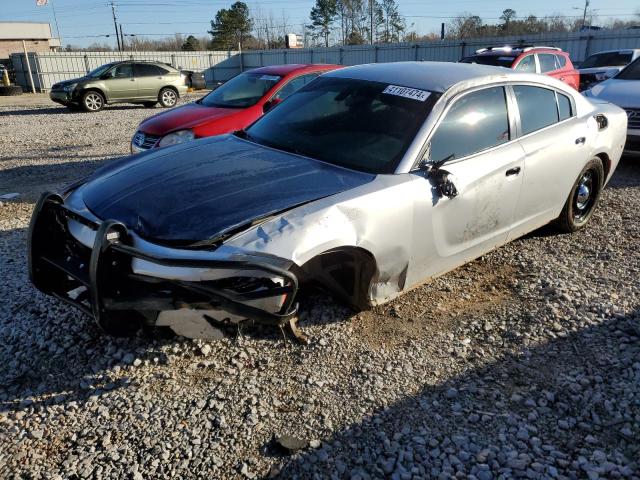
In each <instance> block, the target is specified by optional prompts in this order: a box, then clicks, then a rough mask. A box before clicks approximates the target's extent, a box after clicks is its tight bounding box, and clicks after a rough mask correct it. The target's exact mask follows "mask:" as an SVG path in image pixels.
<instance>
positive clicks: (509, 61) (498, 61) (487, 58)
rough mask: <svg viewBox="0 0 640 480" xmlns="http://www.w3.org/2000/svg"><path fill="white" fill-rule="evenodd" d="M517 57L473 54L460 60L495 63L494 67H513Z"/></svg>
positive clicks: (463, 61) (464, 61)
mask: <svg viewBox="0 0 640 480" xmlns="http://www.w3.org/2000/svg"><path fill="white" fill-rule="evenodd" d="M515 59H516V57H509V56H507V55H504V56H501V55H472V56H470V57H467V58H463V59H462V60H460V61H461V62H462V63H478V64H480V65H493V66H494V67H505V68H511V65H513V61H514V60H515Z"/></svg>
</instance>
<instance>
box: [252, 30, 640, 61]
mask: <svg viewBox="0 0 640 480" xmlns="http://www.w3.org/2000/svg"><path fill="white" fill-rule="evenodd" d="M529 44H531V45H553V46H556V47H560V48H562V49H563V50H564V51H566V52H568V53H569V55H570V56H571V59H572V60H573V61H575V62H581V61H583V60H584V59H585V58H586V57H588V56H589V55H591V54H593V53H596V52H601V51H603V50H612V49H618V48H640V30H601V31H594V32H571V33H544V34H537V35H520V36H510V37H483V38H470V39H464V40H442V41H432V42H419V43H397V44H385V45H360V46H353V47H335V48H307V49H296V50H263V51H258V52H255V51H251V52H246V53H243V54H242V63H243V66H244V68H247V69H248V68H255V67H261V66H266V65H280V64H285V63H335V64H340V65H358V64H362V63H377V62H381V63H382V62H401V61H407V60H415V61H443V62H457V61H458V60H461V59H462V58H464V57H466V56H468V55H471V54H472V53H474V52H475V51H476V50H477V49H479V48H481V47H486V46H488V45H529Z"/></svg>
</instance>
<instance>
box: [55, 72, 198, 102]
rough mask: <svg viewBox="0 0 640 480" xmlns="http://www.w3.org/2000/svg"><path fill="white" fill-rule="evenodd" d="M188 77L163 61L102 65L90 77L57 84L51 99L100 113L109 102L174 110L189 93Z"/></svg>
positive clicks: (89, 74)
mask: <svg viewBox="0 0 640 480" xmlns="http://www.w3.org/2000/svg"><path fill="white" fill-rule="evenodd" d="M187 88H188V87H187V83H186V76H185V75H184V74H182V73H180V71H179V70H176V69H175V68H173V67H171V66H169V65H167V64H165V63H160V62H142V61H127V62H114V63H108V64H106V65H102V66H101V67H98V68H96V69H95V70H93V71H91V72H89V73H88V74H87V75H86V76H84V77H81V78H76V79H73V80H66V81H64V82H60V83H56V84H55V85H53V87H51V93H50V94H49V96H50V97H51V100H53V101H54V102H57V103H60V104H62V105H65V106H66V107H68V108H69V109H71V110H79V109H83V110H85V111H87V112H97V111H99V110H102V108H103V107H104V106H105V105H106V104H108V103H139V104H142V105H144V106H145V107H154V106H155V105H156V104H157V103H160V105H162V106H163V107H167V108H168V107H173V106H174V105H175V104H176V103H177V102H178V98H179V97H180V95H183V94H184V93H186V92H187Z"/></svg>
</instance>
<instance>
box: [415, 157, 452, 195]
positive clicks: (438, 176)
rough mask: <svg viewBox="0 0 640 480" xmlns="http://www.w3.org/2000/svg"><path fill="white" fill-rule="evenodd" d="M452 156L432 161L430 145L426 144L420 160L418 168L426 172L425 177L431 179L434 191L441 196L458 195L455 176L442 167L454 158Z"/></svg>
mask: <svg viewBox="0 0 640 480" xmlns="http://www.w3.org/2000/svg"><path fill="white" fill-rule="evenodd" d="M454 156H455V155H453V154H452V155H449V156H448V157H446V158H444V159H442V160H439V161H435V162H434V161H432V160H431V159H430V157H431V145H427V150H426V152H425V154H424V157H423V158H422V160H421V161H420V170H422V171H423V172H426V173H427V177H428V178H429V179H430V180H432V182H433V186H434V188H435V189H436V192H437V193H438V195H439V196H441V197H447V198H455V197H457V196H458V189H457V188H456V185H455V181H456V178H455V176H454V175H453V174H452V173H451V172H448V171H447V170H444V169H443V168H442V166H443V165H444V164H445V163H446V162H447V161H449V160H451V159H452V158H454Z"/></svg>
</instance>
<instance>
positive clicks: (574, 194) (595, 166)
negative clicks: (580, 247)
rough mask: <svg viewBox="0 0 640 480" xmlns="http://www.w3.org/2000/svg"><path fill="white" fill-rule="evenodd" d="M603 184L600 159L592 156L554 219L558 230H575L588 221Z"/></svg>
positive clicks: (569, 231)
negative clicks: (558, 214)
mask: <svg viewBox="0 0 640 480" xmlns="http://www.w3.org/2000/svg"><path fill="white" fill-rule="evenodd" d="M603 185H604V167H603V166H602V160H600V159H599V158H597V157H596V158H592V159H591V160H589V163H587V165H586V166H585V167H584V168H583V169H582V172H580V175H578V178H577V180H576V181H575V183H574V184H573V187H572V188H571V192H570V193H569V198H567V202H566V203H565V205H564V208H563V209H562V213H560V216H559V217H558V218H557V219H556V222H555V223H556V225H557V227H558V228H559V229H560V231H562V232H566V233H571V232H575V231H577V230H580V229H581V228H583V227H584V226H585V225H586V224H587V223H588V222H589V220H590V219H591V216H592V215H593V212H594V210H595V208H596V206H597V204H598V201H599V200H600V193H601V192H602V187H603Z"/></svg>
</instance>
